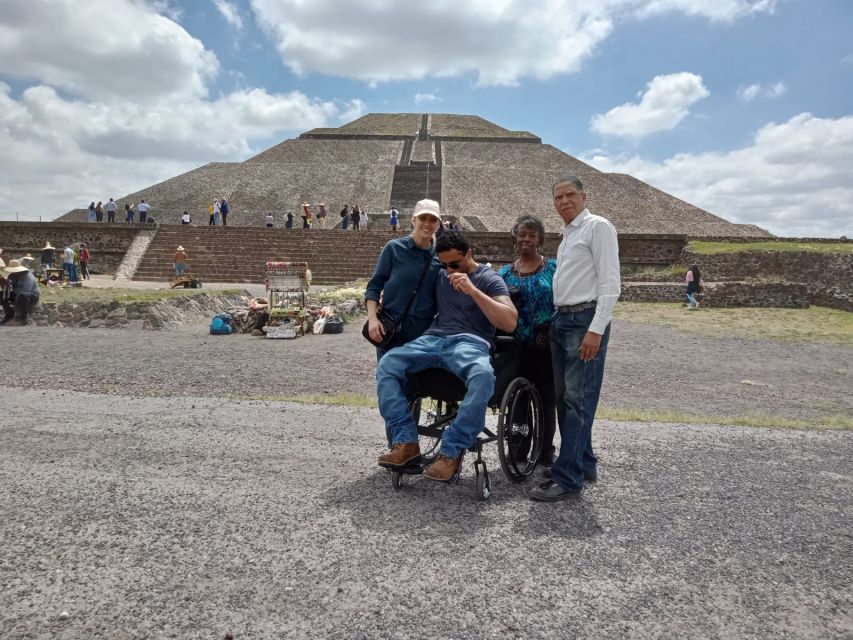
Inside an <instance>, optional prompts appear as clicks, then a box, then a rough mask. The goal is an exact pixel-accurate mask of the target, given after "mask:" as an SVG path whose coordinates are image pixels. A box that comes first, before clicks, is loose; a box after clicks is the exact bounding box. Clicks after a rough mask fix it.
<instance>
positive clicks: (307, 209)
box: [299, 202, 311, 229]
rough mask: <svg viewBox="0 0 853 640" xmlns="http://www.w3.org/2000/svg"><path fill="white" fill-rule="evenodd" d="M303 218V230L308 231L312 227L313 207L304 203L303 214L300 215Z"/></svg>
mask: <svg viewBox="0 0 853 640" xmlns="http://www.w3.org/2000/svg"><path fill="white" fill-rule="evenodd" d="M299 216H300V217H301V218H302V228H303V229H308V228H309V227H310V226H311V205H310V204H308V203H307V202H303V203H302V213H300V214H299Z"/></svg>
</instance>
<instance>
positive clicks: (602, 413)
mask: <svg viewBox="0 0 853 640" xmlns="http://www.w3.org/2000/svg"><path fill="white" fill-rule="evenodd" d="M227 397H229V398H233V399H239V400H262V401H266V402H295V403H299V404H324V405H339V406H346V407H360V408H364V409H375V408H376V407H377V402H376V397H375V396H362V395H358V394H354V393H337V394H324V393H306V394H301V395H287V396H277V395H248V396H247V395H237V394H227ZM596 418H598V419H600V420H614V421H616V422H663V423H678V424H720V425H736V426H744V427H763V428H781V429H821V430H853V417H851V416H847V415H834V416H822V417H820V418H816V419H815V420H791V419H790V418H783V417H781V416H774V415H771V414H766V413H753V414H749V415H741V416H716V415H703V414H692V413H682V412H679V411H661V410H647V409H616V408H613V407H605V406H599V408H598V412H597V413H596Z"/></svg>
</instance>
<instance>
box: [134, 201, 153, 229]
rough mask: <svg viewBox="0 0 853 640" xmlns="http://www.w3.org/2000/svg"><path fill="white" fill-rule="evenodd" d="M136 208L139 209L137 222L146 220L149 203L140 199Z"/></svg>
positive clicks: (143, 222)
mask: <svg viewBox="0 0 853 640" xmlns="http://www.w3.org/2000/svg"><path fill="white" fill-rule="evenodd" d="M136 208H137V209H138V210H139V224H145V223H146V222H148V211H149V210H150V209H151V205H150V204H148V203H147V202H145V200H140V201H139V206H138V207H136Z"/></svg>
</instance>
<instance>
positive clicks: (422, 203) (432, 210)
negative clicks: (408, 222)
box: [412, 200, 441, 222]
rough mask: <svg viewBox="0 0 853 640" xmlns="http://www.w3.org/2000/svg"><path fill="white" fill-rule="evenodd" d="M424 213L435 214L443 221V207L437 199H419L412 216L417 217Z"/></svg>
mask: <svg viewBox="0 0 853 640" xmlns="http://www.w3.org/2000/svg"><path fill="white" fill-rule="evenodd" d="M422 215H430V216H435V217H436V218H438V221H439V222H441V207H440V206H439V204H438V203H437V202H436V201H435V200H419V201H418V203H417V204H416V205H415V212H414V213H413V214H412V217H413V218H417V217H418V216H422Z"/></svg>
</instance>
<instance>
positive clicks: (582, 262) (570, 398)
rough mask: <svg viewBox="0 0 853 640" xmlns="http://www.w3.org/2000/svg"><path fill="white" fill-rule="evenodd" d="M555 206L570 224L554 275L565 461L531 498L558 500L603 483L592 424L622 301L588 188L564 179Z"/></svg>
mask: <svg viewBox="0 0 853 640" xmlns="http://www.w3.org/2000/svg"><path fill="white" fill-rule="evenodd" d="M552 194H553V196H554V208H555V209H556V210H557V213H558V214H559V215H560V217H561V218H562V219H563V221H564V222H565V223H566V226H565V228H564V229H563V241H562V242H561V243H560V248H559V249H558V251H557V271H556V273H555V274H554V307H555V314H554V323H553V324H552V326H551V355H552V362H553V366H554V383H555V388H556V397H557V416H558V420H559V424H560V441H561V444H560V455H559V457H558V458H557V460H556V461H555V462H554V466H553V467H552V468H551V477H550V479H549V480H547V481H545V482H544V483H542V484H541V485H539V486H538V487H535V488H534V489H533V490H532V491H531V492H530V497H531V498H532V499H533V500H543V501H546V502H553V501H556V500H563V499H565V498H570V497H573V496H577V495H579V494H580V492H581V489H582V488H583V483H584V481H586V482H595V481H596V480H597V479H598V469H597V463H598V459H597V458H596V457H595V454H593V452H592V422H593V420H594V419H595V410H596V408H597V407H598V397H599V394H600V393H601V382H602V380H603V378H604V359H605V356H606V355H607V342H608V340H609V338H610V320H611V318H612V317H613V309H614V307H615V306H616V301H617V300H618V299H619V293H620V291H621V282H620V276H619V244H618V241H617V238H616V229H615V228H614V227H613V225H612V224H611V223H610V222H609V221H608V220H606V219H604V218H602V217H601V216H596V215H593V214H592V213H590V212H589V210H588V209H587V208H586V193H585V192H584V189H583V183H582V182H581V181H580V180H579V179H578V178H577V177H575V176H571V177H568V178H564V179H561V180H559V181H558V182H557V183H555V184H554V187H553V189H552Z"/></svg>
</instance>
